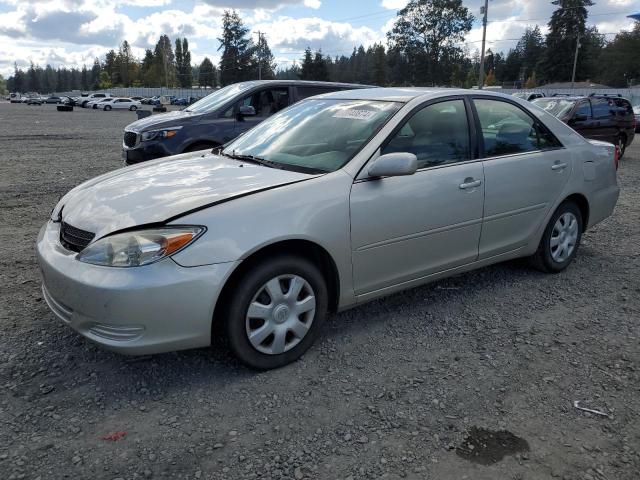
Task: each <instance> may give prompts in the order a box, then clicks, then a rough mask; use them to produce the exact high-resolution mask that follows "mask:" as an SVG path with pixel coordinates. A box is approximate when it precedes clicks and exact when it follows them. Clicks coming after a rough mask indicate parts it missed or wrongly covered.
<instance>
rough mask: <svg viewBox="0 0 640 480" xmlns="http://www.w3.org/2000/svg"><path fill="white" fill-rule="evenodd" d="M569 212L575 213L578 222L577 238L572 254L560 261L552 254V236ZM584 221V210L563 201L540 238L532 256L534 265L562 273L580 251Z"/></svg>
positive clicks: (547, 271) (541, 269)
mask: <svg viewBox="0 0 640 480" xmlns="http://www.w3.org/2000/svg"><path fill="white" fill-rule="evenodd" d="M567 213H570V214H573V216H575V218H576V220H577V222H578V231H577V240H576V243H575V246H574V248H573V251H572V252H571V254H570V255H569V256H568V257H567V258H566V259H565V260H564V261H560V262H559V261H556V260H555V259H554V258H553V256H552V247H551V236H552V234H553V230H554V227H555V225H556V222H558V219H559V218H560V217H562V216H563V215H565V214H567ZM583 221H584V220H583V218H582V212H581V211H580V208H579V207H578V205H576V204H575V203H574V202H572V201H566V202H564V203H562V204H561V205H560V206H559V207H558V209H557V210H556V211H555V213H554V214H553V216H552V217H551V219H550V220H549V223H548V224H547V228H545V230H544V234H543V235H542V239H541V240H540V245H539V246H538V250H537V251H536V253H535V254H534V255H533V256H532V257H531V258H530V260H531V263H532V265H533V266H534V267H535V268H537V269H538V270H540V271H542V272H545V273H560V272H562V271H563V270H565V269H566V268H567V267H568V266H569V265H570V264H571V262H572V261H573V259H574V258H575V257H576V254H577V253H578V248H579V247H580V240H581V239H582V232H583V230H584V225H583Z"/></svg>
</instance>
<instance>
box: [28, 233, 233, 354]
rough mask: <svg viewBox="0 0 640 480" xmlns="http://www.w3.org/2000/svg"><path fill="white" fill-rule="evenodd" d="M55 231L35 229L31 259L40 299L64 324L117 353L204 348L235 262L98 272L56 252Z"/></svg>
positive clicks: (60, 250)
mask: <svg viewBox="0 0 640 480" xmlns="http://www.w3.org/2000/svg"><path fill="white" fill-rule="evenodd" d="M59 227H60V224H58V223H53V222H48V223H47V224H46V225H45V226H44V227H42V229H41V230H40V234H39V235H38V241H37V257H38V263H39V265H40V270H41V272H42V280H43V286H42V290H43V297H44V299H45V301H46V302H47V305H48V306H49V308H50V309H51V310H52V311H53V313H55V314H56V316H57V317H58V318H60V319H61V320H62V321H63V322H64V323H66V324H67V325H69V326H70V327H71V328H73V329H74V330H76V331H77V332H78V333H80V334H81V335H83V336H84V337H86V338H88V339H90V340H92V341H93V342H95V343H98V344H100V345H101V346H103V347H105V348H107V349H109V350H113V351H116V352H119V353H125V354H132V355H142V354H153V353H161V352H168V351H174V350H182V349H187V348H198V347H204V346H208V345H210V343H211V323H212V320H213V310H214V307H215V303H216V300H217V298H218V296H219V294H220V291H221V289H222V286H223V285H224V281H225V280H226V278H227V277H228V275H229V274H230V273H231V271H232V270H233V268H234V266H235V262H232V263H222V264H216V265H207V266H201V267H191V268H185V267H182V266H180V265H178V264H177V263H176V262H174V261H173V260H172V259H170V258H167V259H164V260H162V261H160V262H157V263H154V264H151V265H147V266H143V267H133V268H112V267H100V266H96V265H90V264H86V263H82V262H80V261H78V260H76V258H75V257H76V254H75V253H74V252H70V251H68V250H66V249H65V248H64V247H62V245H61V244H60V241H59V236H60V229H59Z"/></svg>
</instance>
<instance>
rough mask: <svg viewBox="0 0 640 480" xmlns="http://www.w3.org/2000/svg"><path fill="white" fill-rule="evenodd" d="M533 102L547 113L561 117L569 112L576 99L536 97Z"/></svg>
mask: <svg viewBox="0 0 640 480" xmlns="http://www.w3.org/2000/svg"><path fill="white" fill-rule="evenodd" d="M532 103H533V104H534V105H537V106H538V107H540V108H542V109H543V110H545V111H546V112H547V113H550V114H551V115H555V116H556V117H559V118H561V117H564V116H565V115H566V114H567V113H569V111H570V110H571V109H572V108H573V106H574V105H575V104H576V101H575V100H567V99H563V98H536V99H535V100H534V101H533V102H532Z"/></svg>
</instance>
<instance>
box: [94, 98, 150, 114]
mask: <svg viewBox="0 0 640 480" xmlns="http://www.w3.org/2000/svg"><path fill="white" fill-rule="evenodd" d="M96 106H97V108H100V109H101V110H105V111H109V110H112V109H114V110H115V109H125V110H131V111H132V112H134V111H136V110H137V109H139V108H140V107H141V106H142V104H141V103H140V102H138V101H137V100H133V99H131V98H111V99H108V100H103V101H102V102H100V103H98V104H97V105H96Z"/></svg>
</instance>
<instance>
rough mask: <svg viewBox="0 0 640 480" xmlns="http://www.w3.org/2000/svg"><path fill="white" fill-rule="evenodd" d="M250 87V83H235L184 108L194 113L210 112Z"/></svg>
mask: <svg viewBox="0 0 640 480" xmlns="http://www.w3.org/2000/svg"><path fill="white" fill-rule="evenodd" d="M251 87H252V85H251V84H250V83H235V84H233V85H229V86H227V87H224V88H221V89H220V90H217V91H215V92H213V93H212V94H210V95H207V96H206V97H204V98H203V99H202V100H198V101H197V102H196V103H194V104H193V105H191V106H190V107H189V108H187V109H185V111H186V112H196V113H209V112H212V111H214V110H216V109H217V108H219V107H221V106H222V105H223V104H225V103H227V102H228V101H229V100H231V99H232V98H233V97H235V96H236V95H238V94H240V93H242V92H244V91H245V90H249V89H250V88H251Z"/></svg>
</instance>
